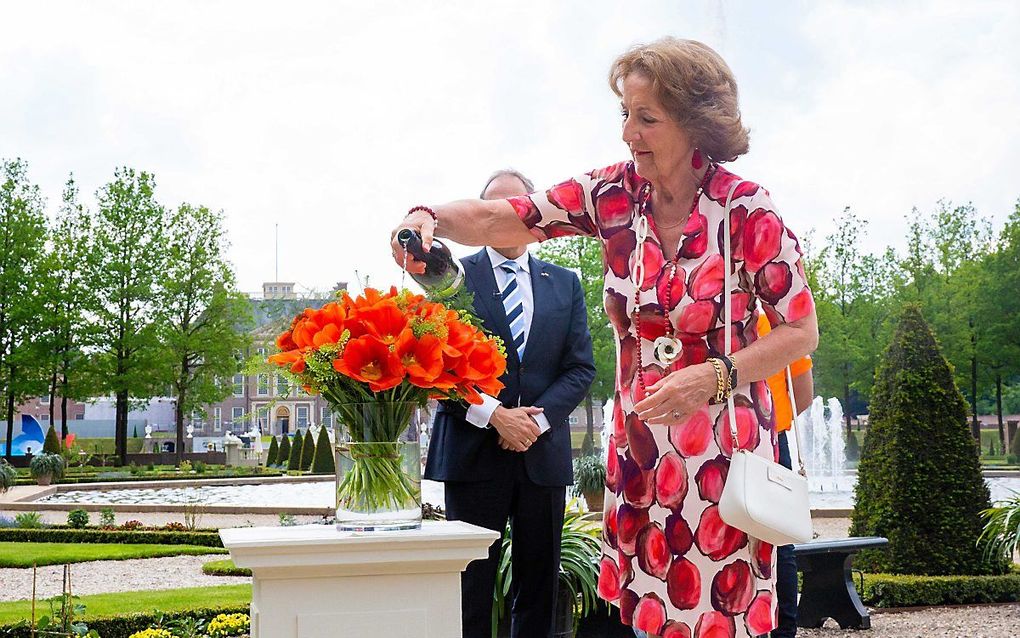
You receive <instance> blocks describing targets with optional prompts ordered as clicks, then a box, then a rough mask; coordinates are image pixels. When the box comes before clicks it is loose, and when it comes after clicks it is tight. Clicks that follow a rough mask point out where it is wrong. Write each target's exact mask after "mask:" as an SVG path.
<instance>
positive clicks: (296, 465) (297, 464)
mask: <svg viewBox="0 0 1020 638" xmlns="http://www.w3.org/2000/svg"><path fill="white" fill-rule="evenodd" d="M303 447H304V437H303V436H302V434H301V430H298V431H297V432H295V433H294V442H293V443H291V444H290V456H288V457H287V469H288V470H290V471H298V470H300V469H301V450H302V448H303Z"/></svg>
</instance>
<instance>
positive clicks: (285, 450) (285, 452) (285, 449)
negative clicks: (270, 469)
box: [275, 434, 291, 466]
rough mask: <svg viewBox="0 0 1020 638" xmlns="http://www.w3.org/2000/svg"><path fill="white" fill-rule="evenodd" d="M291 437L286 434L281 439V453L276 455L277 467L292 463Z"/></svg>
mask: <svg viewBox="0 0 1020 638" xmlns="http://www.w3.org/2000/svg"><path fill="white" fill-rule="evenodd" d="M290 447H291V446H290V437H289V436H287V435H286V434H284V435H282V436H281V437H280V451H279V453H278V454H277V455H276V463H275V465H280V466H283V465H286V464H287V463H289V462H290Z"/></svg>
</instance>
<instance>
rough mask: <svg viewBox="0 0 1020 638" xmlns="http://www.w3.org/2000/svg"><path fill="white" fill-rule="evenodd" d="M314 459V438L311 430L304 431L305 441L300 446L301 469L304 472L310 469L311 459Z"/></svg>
mask: <svg viewBox="0 0 1020 638" xmlns="http://www.w3.org/2000/svg"><path fill="white" fill-rule="evenodd" d="M314 458H315V437H313V436H312V430H311V429H310V428H309V429H307V430H305V440H304V442H303V443H302V444H301V469H302V470H303V471H305V472H307V471H308V470H310V469H312V459H314Z"/></svg>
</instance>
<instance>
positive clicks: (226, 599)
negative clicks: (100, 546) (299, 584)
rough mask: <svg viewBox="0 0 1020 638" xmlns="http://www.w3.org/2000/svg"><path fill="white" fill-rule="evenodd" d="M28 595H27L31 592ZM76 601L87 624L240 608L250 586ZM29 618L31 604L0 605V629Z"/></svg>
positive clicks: (124, 594) (136, 593)
mask: <svg viewBox="0 0 1020 638" xmlns="http://www.w3.org/2000/svg"><path fill="white" fill-rule="evenodd" d="M28 595H31V592H29V594H28ZM80 600H81V602H82V603H84V604H85V620H86V621H88V619H89V618H92V617H95V616H119V615H127V614H131V613H135V612H141V613H151V612H152V610H153V609H158V610H160V611H166V612H169V611H180V610H184V609H193V608H206V607H214V606H215V607H221V606H227V605H237V606H244V605H247V604H248V603H250V602H251V585H219V586H216V587H190V588H188V589H162V590H156V591H132V592H119V593H114V594H96V595H95V596H82V597H81V599H80ZM48 610H49V607H48V606H47V605H46V603H43V604H42V611H43V613H49V611H48ZM39 612H40V608H39V606H38V603H37V606H36V614H39ZM31 615H32V601H30V600H18V601H15V602H5V603H0V625H6V624H11V623H16V622H18V621H19V620H22V619H25V618H30V617H31Z"/></svg>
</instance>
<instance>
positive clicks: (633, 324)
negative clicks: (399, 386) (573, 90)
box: [393, 38, 818, 638]
mask: <svg viewBox="0 0 1020 638" xmlns="http://www.w3.org/2000/svg"><path fill="white" fill-rule="evenodd" d="M610 85H611V87H612V89H613V90H614V92H616V93H617V95H619V96H620V98H621V106H622V116H623V141H624V142H625V143H626V144H627V146H628V147H629V149H630V152H631V155H632V160H631V161H628V162H624V163H620V164H616V165H613V166H610V167H607V168H603V169H598V170H594V171H591V172H589V173H586V174H584V175H581V176H579V177H577V178H574V179H570V180H567V181H565V182H563V183H561V184H558V185H557V186H554V187H552V188H550V189H549V190H548V191H545V192H539V193H533V194H531V195H529V196H523V197H516V198H511V199H509V200H501V201H482V200H463V201H458V202H452V203H450V204H445V205H442V206H436V207H433V208H431V209H428V210H424V211H423V210H417V211H415V212H413V213H412V214H410V215H408V217H407V218H405V220H404V222H403V223H402V224H401V226H400V228H404V227H410V228H415V229H418V230H420V231H421V233H422V235H423V237H424V238H425V241H426V244H428V243H429V242H430V241H431V237H432V236H433V234H435V235H436V236H443V237H448V238H450V239H453V240H454V241H457V242H459V243H462V244H466V245H474V246H480V245H486V244H489V245H518V244H521V243H527V242H530V241H534V240H535V239H538V240H539V241H544V240H546V239H550V238H554V237H561V236H568V235H587V236H590V237H595V238H597V239H598V240H600V241H601V242H602V244H603V247H604V258H605V259H604V264H605V308H606V314H607V316H608V320H609V321H610V322H611V324H612V326H613V328H614V331H615V334H616V343H617V369H616V396H615V400H614V408H615V414H614V418H613V424H612V434H611V436H610V439H609V449H608V451H607V453H608V460H607V465H606V468H607V471H606V488H607V497H606V509H605V512H604V522H603V556H602V560H601V562H600V572H599V594H600V595H601V596H602V597H603V598H605V599H606V600H608V601H610V602H612V603H614V604H617V605H618V606H619V608H620V616H621V618H622V619H623V622H625V623H627V624H629V625H632V626H633V627H634V629H635V630H639V631H641V632H646V633H647V634H648V635H650V636H663V637H677V636H683V637H693V638H731V637H736V636H758V635H764V634H768V632H769V631H771V630H772V628H773V627H774V626H775V616H776V604H775V553H774V551H773V548H772V546H770V545H768V544H767V543H764V542H761V541H759V540H757V539H754V538H749V537H748V536H747V535H746V534H744V533H743V532H741V531H739V530H737V529H735V528H732V527H729V526H728V525H726V524H725V523H723V522H722V520H721V519H720V517H719V512H718V502H719V496H720V494H721V492H722V487H723V485H724V483H725V480H726V474H727V470H728V468H729V458H730V456H731V454H732V448H733V445H732V441H731V437H730V434H729V425H728V416H727V414H726V411H725V409H724V408H725V403H722V404H719V405H713V404H710V401H711V400H712V399H713V397H715V396H716V394H717V384H718V381H719V379H720V376H719V372H718V370H719V368H718V367H717V364H719V363H722V362H723V361H725V363H727V364H732V367H733V368H734V369H735V370H736V372H735V377H736V383H735V385H734V387H733V397H734V404H735V410H736V421H737V426H738V445H739V446H740V448H741V449H748V450H754V452H755V453H756V454H760V455H762V456H766V457H769V458H770V459H773V460H775V459H776V458H777V448H776V435H775V432H774V429H773V419H772V407H771V406H772V400H771V395H770V394H769V389H768V386H767V385H766V383H765V379H766V378H767V377H768V376H769V375H771V374H774V373H775V372H777V371H779V370H781V369H782V368H783V367H784V366H786V365H787V364H789V363H790V362H792V361H794V360H796V359H798V358H800V357H802V356H804V355H806V354H808V353H810V352H811V351H812V350H814V348H815V346H816V344H817V339H818V334H817V322H816V318H815V312H814V303H813V301H812V297H811V292H810V290H809V289H808V287H807V281H806V277H805V275H804V268H803V265H802V263H801V251H800V246H799V244H798V242H797V239H796V237H795V235H794V234H793V232H792V231H790V230H789V229H788V228H786V227H785V226H784V224H783V222H782V220H781V218H780V217H779V216H778V214H777V213H776V212H775V207H774V206H773V203H772V200H771V198H770V196H769V194H768V192H767V191H766V190H765V189H764V188H762V187H761V186H759V185H757V184H754V183H752V182H748V181H742V180H741V178H739V177H737V176H736V175H734V174H733V173H731V172H729V171H727V170H726V169H725V168H723V167H722V166H721V165H720V163H721V162H725V161H731V160H733V159H736V158H737V157H738V156H739V155H742V154H743V153H745V152H747V149H748V137H747V130H746V128H744V126H743V124H742V123H741V120H740V113H739V109H738V106H737V88H736V82H735V80H734V79H733V75H732V73H731V71H730V70H729V68H728V67H727V65H726V63H725V62H724V61H723V60H722V59H721V58H720V57H719V56H718V55H717V54H716V53H715V52H714V51H712V50H711V49H710V48H708V47H707V46H705V45H703V44H700V43H698V42H693V41H690V40H677V39H673V38H665V39H662V40H659V41H657V42H654V43H652V44H649V45H644V46H639V47H636V48H634V49H631V50H630V51H628V52H627V53H625V54H624V55H622V56H620V57H619V58H618V59H617V60H616V61H615V62H614V64H613V67H612V70H611V72H610ZM734 184H737V186H736V189H735V191H734V194H733V204H732V208H731V213H730V224H731V230H730V241H731V251H732V252H731V262H730V264H728V265H727V264H724V257H723V232H724V231H723V215H724V210H725V203H726V197H727V195H728V193H729V192H730V189H731V187H732V186H733V185H734ZM522 222H523V223H522ZM398 230H399V228H398ZM393 252H394V257H395V258H396V259H397V260H398V263H401V262H403V251H402V250H401V248H400V246H399V244H398V243H396V242H395V241H394V243H393ZM423 268H424V265H423V264H421V263H420V262H415V261H414V260H411V261H410V264H409V266H408V269H409V270H412V271H414V270H421V269H423ZM726 268H729V270H730V272H732V273H733V275H732V277H731V279H732V281H733V288H732V293H731V294H732V306H731V322H732V354H731V355H730V357H729V359H728V360H725V357H723V355H724V354H725V352H724V345H723V334H722V333H723V326H724V317H723V316H722V312H723V305H724V295H723V276H724V272H725V270H726ZM759 308H761V309H764V312H765V313H766V314H768V315H769V318H770V320H771V323H772V324H773V325H775V326H777V327H776V328H775V329H774V330H773V331H772V332H771V333H770V334H769V335H768V336H765V337H763V338H761V339H759V338H758V334H757V331H756V324H757V318H758V314H759ZM712 359H715V361H714V362H713V361H712Z"/></svg>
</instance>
